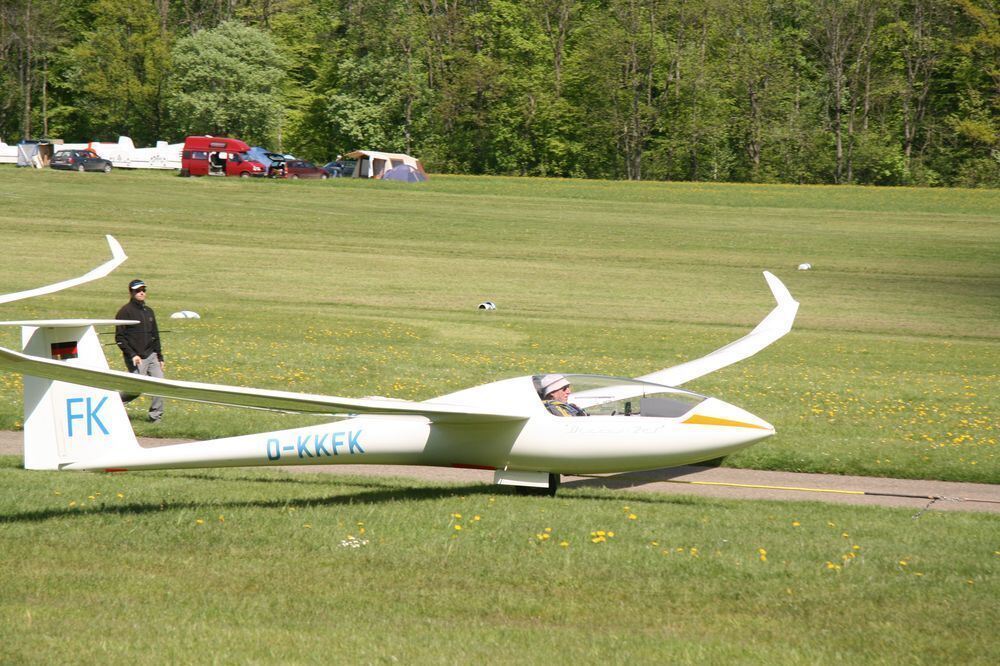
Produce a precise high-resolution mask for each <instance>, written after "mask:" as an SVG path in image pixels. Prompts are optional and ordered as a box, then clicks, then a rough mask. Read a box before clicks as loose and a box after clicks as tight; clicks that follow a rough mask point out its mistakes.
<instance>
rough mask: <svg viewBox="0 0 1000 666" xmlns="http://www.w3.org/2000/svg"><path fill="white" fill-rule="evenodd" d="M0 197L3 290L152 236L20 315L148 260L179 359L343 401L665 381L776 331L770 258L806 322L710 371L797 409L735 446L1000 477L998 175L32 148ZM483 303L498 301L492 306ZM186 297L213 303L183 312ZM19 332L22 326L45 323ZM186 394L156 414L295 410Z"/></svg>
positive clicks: (222, 422)
mask: <svg viewBox="0 0 1000 666" xmlns="http://www.w3.org/2000/svg"><path fill="white" fill-rule="evenodd" d="M0 199H2V201H3V202H4V203H5V204H6V205H4V206H3V210H2V212H0V227H2V228H3V230H4V247H5V251H4V252H3V253H2V256H0V275H2V276H3V278H2V284H0V290H2V291H4V292H7V291H17V290H21V289H27V288H31V287H34V286H37V285H40V284H44V283H48V282H51V281H53V280H55V279H62V278H64V277H69V276H71V275H75V274H78V273H81V272H83V271H84V270H87V269H89V268H90V267H91V266H93V265H95V264H96V262H98V261H103V260H104V258H105V257H106V255H107V248H106V245H105V244H104V240H103V234H105V233H112V234H114V235H115V236H116V237H118V239H119V240H120V241H121V242H122V243H123V245H124V246H125V248H126V251H127V252H128V253H129V255H130V259H129V261H128V263H126V265H125V266H124V267H123V268H121V269H119V270H118V272H117V273H116V274H115V275H113V276H112V277H110V278H107V279H105V280H103V281H100V282H97V283H93V284H91V285H88V286H85V287H82V288H78V289H75V290H71V291H68V292H63V293H61V294H58V295H53V296H49V297H44V298H41V299H35V300H30V301H24V302H19V303H13V304H10V305H8V306H5V307H4V311H3V313H2V317H3V319H17V318H26V317H38V316H52V315H59V316H69V315H81V316H84V315H85V316H100V317H107V316H111V315H113V313H114V312H115V311H116V309H117V308H118V306H119V305H121V304H122V303H123V302H124V301H125V300H126V298H127V293H126V289H125V285H126V284H127V282H128V280H129V279H130V278H131V277H133V276H137V275H138V276H142V277H143V278H144V279H145V280H147V281H148V282H149V283H150V284H151V291H150V303H151V304H152V305H153V306H154V307H155V308H156V309H157V312H158V313H159V315H160V319H161V321H162V322H164V326H163V328H165V329H169V330H168V331H167V332H165V333H164V338H165V350H166V354H167V361H168V364H169V365H168V372H169V374H170V376H172V377H176V378H185V379H197V380H204V381H213V382H227V383H237V384H245V385H255V386H265V387H271V388H281V389H291V390H300V391H309V392H319V393H330V394H335V395H347V396H364V395H390V396H394V397H401V398H416V399H423V398H429V397H433V396H435V395H440V394H443V393H447V392H450V391H453V390H456V389H458V388H463V387H466V386H472V385H475V384H479V383H483V382H486V381H491V380H494V379H500V378H504V377H510V376H516V375H521V374H530V373H535V372H545V371H573V372H596V373H602V374H611V375H620V376H635V375H638V374H644V373H646V372H650V371H652V370H656V369H659V368H662V367H665V366H667V365H673V364H675V363H678V362H681V361H683V360H687V359H690V358H694V357H696V356H700V355H702V354H704V353H706V352H708V351H710V350H712V349H714V348H716V347H718V346H721V345H723V344H725V343H727V342H729V341H731V340H734V339H736V338H737V337H739V336H741V335H743V334H744V333H746V332H747V331H748V330H749V329H750V328H752V327H753V326H754V325H755V324H756V323H757V322H758V321H759V320H760V319H761V318H762V317H763V316H764V314H766V313H767V312H768V310H769V309H770V308H771V306H772V305H773V301H772V300H771V296H770V294H769V292H768V290H767V287H766V285H765V283H764V280H763V279H762V277H761V275H760V271H761V270H763V269H769V270H772V271H773V272H775V273H776V274H778V275H779V277H781V278H783V279H784V281H785V282H786V284H787V285H788V287H789V288H790V289H791V291H792V293H793V295H794V296H795V297H796V298H797V299H798V300H799V301H800V302H801V303H802V306H801V308H800V314H799V319H798V321H797V323H796V327H795V330H794V331H793V333H792V334H791V335H789V336H787V337H786V338H784V339H782V340H781V341H779V343H777V344H776V345H774V346H772V347H771V348H769V349H768V350H766V351H765V352H764V353H762V354H759V355H758V356H756V357H754V358H752V359H750V360H748V361H746V362H743V363H741V364H739V365H736V366H732V367H730V368H727V369H725V370H723V371H721V372H718V373H715V374H713V375H709V376H707V377H704V378H702V379H699V380H696V381H695V382H692V383H691V384H690V385H689V386H688V388H691V389H692V390H695V391H699V392H703V393H707V394H709V395H716V396H718V397H720V398H722V399H723V400H727V401H729V402H733V403H735V404H737V405H740V406H742V407H745V408H747V409H749V410H750V411H751V412H753V413H755V414H759V415H760V416H762V417H763V418H765V419H767V420H768V421H770V422H771V423H773V424H775V426H776V427H777V429H778V433H779V434H778V436H777V437H773V438H771V439H769V440H767V441H766V442H764V443H761V444H759V445H757V446H754V447H751V448H750V449H748V450H747V451H745V452H744V453H741V454H739V455H737V456H733V457H731V458H730V459H729V460H728V461H727V464H730V465H733V466H745V467H757V468H762V469H786V470H794V471H825V472H838V473H850V474H863V475H880V476H898V477H909V478H936V479H944V480H964V481H980V482H991V483H996V482H1000V459H998V457H997V449H998V446H997V439H998V436H1000V433H998V426H1000V419H998V414H1000V396H998V392H997V391H996V386H997V380H998V376H1000V368H998V359H1000V343H998V341H1000V193H997V192H995V191H987V190H983V191H979V190H968V191H956V190H921V189H905V190H904V189H876V188H834V187H791V186H749V185H747V186H742V185H705V184H664V183H624V182H588V181H558V180H538V179H510V178H460V177H437V178H434V179H433V180H432V181H431V182H429V183H426V184H423V185H420V186H416V187H413V186H407V185H405V184H397V183H383V182H364V181H354V180H350V179H348V180H343V181H340V180H338V181H327V182H302V183H299V182H272V181H266V182H259V181H252V182H248V181H241V180H237V179H229V180H221V179H182V178H177V177H174V176H173V175H171V174H167V173H150V172H146V173H141V172H133V173H130V172H125V171H116V172H114V173H112V174H110V175H109V176H104V175H103V174H76V173H63V172H34V171H29V170H16V169H13V168H7V169H3V170H0ZM802 262H809V263H811V264H812V265H813V266H814V269H813V270H811V271H807V272H806V271H803V272H800V271H796V270H795V268H796V266H797V265H798V264H800V263H802ZM483 300H492V301H494V302H495V303H497V305H498V309H497V310H496V311H495V312H483V311H479V310H477V309H476V305H477V304H478V303H480V302H482V301H483ZM182 309H187V310H194V311H196V312H198V313H200V314H201V315H202V317H203V319H201V320H199V321H188V322H177V321H171V320H169V319H168V318H167V316H168V315H169V313H171V312H174V311H177V310H182ZM0 341H2V342H4V344H6V345H8V346H15V347H16V346H17V345H18V344H19V331H18V330H16V329H2V330H0ZM108 342H109V343H110V342H111V340H110V337H109V338H108ZM108 352H109V357H110V358H111V359H112V362H113V363H115V364H118V363H119V361H118V354H117V351H116V349H115V348H114V347H113V346H112V347H109V348H108ZM0 381H2V386H0V428H17V427H19V424H20V421H21V418H22V417H21V414H20V410H21V407H20V380H19V379H18V378H16V377H10V376H8V377H4V378H2V379H0ZM143 407H144V406H143V405H136V407H135V408H134V410H135V411H134V413H135V414H137V415H140V414H141V410H142V409H143ZM169 409H170V416H169V418H168V419H166V420H165V422H164V423H162V424H159V425H157V426H155V427H151V426H147V425H145V424H141V423H138V422H137V429H138V430H139V431H140V434H162V435H168V436H191V437H210V436H213V435H215V436H220V435H227V434H235V433H238V432H247V431H252V430H255V429H259V428H271V427H283V426H286V425H289V424H291V423H292V419H290V418H289V417H281V416H266V415H260V414H255V413H248V412H246V411H241V410H231V409H229V410H226V409H221V408H211V407H205V406H197V405H192V404H185V403H172V404H170V405H169Z"/></svg>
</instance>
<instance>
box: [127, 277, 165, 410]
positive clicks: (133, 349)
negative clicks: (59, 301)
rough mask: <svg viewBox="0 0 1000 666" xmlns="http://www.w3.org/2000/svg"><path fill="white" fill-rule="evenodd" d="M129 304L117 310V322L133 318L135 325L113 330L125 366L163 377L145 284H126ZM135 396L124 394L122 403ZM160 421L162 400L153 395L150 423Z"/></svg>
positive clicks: (155, 326)
mask: <svg viewBox="0 0 1000 666" xmlns="http://www.w3.org/2000/svg"><path fill="white" fill-rule="evenodd" d="M128 293H129V301H128V303H126V304H125V305H123V306H122V307H121V309H120V310H118V314H117V315H115V318H116V319H134V320H137V321H138V322H139V323H138V324H132V325H128V326H124V325H122V326H116V327H115V343H117V344H118V347H119V348H120V349H121V350H122V355H123V356H124V358H125V367H126V368H128V371H129V372H134V373H136V374H138V375H149V376H150V377H163V369H164V367H165V365H164V363H163V350H162V348H161V347H160V329H159V328H158V327H157V325H156V315H155V314H154V313H153V308H151V307H149V306H148V305H146V283H145V282H143V281H142V280H132V281H131V282H129V283H128ZM138 397H139V396H138V395H123V396H122V401H123V402H131V401H132V400H135V399H136V398H138ZM161 418H163V398H161V397H159V396H156V397H154V398H153V404H152V405H150V406H149V420H150V421H153V422H154V423H155V422H157V421H159V420H160V419H161Z"/></svg>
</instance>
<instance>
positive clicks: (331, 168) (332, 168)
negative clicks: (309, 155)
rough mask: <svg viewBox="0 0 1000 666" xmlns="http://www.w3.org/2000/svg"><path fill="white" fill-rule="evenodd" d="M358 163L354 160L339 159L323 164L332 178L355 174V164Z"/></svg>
mask: <svg viewBox="0 0 1000 666" xmlns="http://www.w3.org/2000/svg"><path fill="white" fill-rule="evenodd" d="M355 164H357V162H355V161H354V160H337V161H334V162H327V163H326V164H324V165H323V171H326V172H327V173H328V174H330V178H347V177H348V176H353V175H354V165H355Z"/></svg>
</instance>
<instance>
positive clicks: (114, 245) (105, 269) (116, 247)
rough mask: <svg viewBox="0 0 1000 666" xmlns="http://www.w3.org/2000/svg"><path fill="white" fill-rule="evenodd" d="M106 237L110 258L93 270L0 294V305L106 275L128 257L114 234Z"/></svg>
mask: <svg viewBox="0 0 1000 666" xmlns="http://www.w3.org/2000/svg"><path fill="white" fill-rule="evenodd" d="M107 239H108V245H109V246H110V247H111V259H110V260H109V261H106V262H104V263H103V264H101V265H100V266H98V267H97V268H95V269H94V270H92V271H90V272H89V273H85V274H84V275H81V276H79V277H75V278H70V279H69V280H63V281H62V282H56V283H55V284H50V285H46V286H44V287H36V288H35V289H28V290H27V291H18V292H14V293H12V294H0V305H2V304H4V303H12V302H14V301H20V300H24V299H25V298H31V297H33V296H42V295H44V294H52V293H55V292H57V291H62V290H63V289H69V288H70V287H75V286H77V285H78V284H84V283H86V282H91V281H92V280H97V279H98V278H102V277H104V276H106V275H108V274H109V273H111V271H113V270H115V269H116V268H118V267H119V266H120V265H121V264H122V262H124V261H125V260H126V259H128V256H127V255H126V254H125V250H123V249H122V246H121V245H120V244H119V243H118V241H117V240H115V237H114V236H110V235H109V236H107Z"/></svg>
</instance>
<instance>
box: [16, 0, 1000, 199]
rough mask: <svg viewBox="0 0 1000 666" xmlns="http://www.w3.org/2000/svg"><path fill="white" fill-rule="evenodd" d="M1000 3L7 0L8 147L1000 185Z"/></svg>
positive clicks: (458, 167)
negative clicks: (87, 146) (248, 149)
mask: <svg viewBox="0 0 1000 666" xmlns="http://www.w3.org/2000/svg"><path fill="white" fill-rule="evenodd" d="M998 107H1000V26H998V13H997V6H996V0H533V1H531V2H522V1H520V0H4V1H3V2H2V3H0V138H3V139H4V140H6V141H8V142H13V140H18V139H21V138H37V137H62V138H65V139H66V140H72V141H82V140H110V141H114V140H116V139H117V137H118V135H120V134H124V135H127V136H131V137H132V138H133V140H134V141H135V143H136V145H147V144H149V143H150V142H152V141H155V140H158V139H167V140H170V141H179V140H181V139H182V138H183V136H185V135H186V134H206V133H207V134H219V135H233V136H238V137H240V138H243V139H245V140H248V141H250V142H251V143H257V144H261V145H266V146H270V147H272V148H273V149H277V150H281V151H285V152H293V153H295V154H298V155H301V156H303V157H306V158H311V159H314V160H320V161H325V160H327V159H330V158H331V157H332V156H334V155H336V154H338V153H344V152H347V151H348V150H351V149H355V148H370V149H377V150H386V151H400V152H407V153H411V154H414V155H416V156H418V157H420V158H421V159H422V160H423V161H424V163H425V164H426V165H427V166H428V168H429V169H431V170H432V171H438V172H451V173H472V174H515V175H541V176H557V177H586V178H628V179H635V180H640V179H643V180H661V179H669V180H691V181H750V182H786V183H834V184H840V183H861V184H885V185H896V184H917V185H947V186H998V185H1000V126H998V118H1000V113H998V110H1000V109H998Z"/></svg>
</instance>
